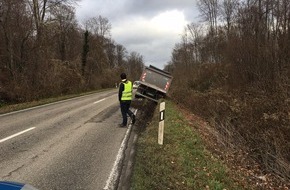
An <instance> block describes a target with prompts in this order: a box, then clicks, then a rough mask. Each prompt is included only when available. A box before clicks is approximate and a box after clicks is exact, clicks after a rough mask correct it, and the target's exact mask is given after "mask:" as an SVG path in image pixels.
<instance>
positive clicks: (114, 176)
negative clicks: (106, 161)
mask: <svg viewBox="0 0 290 190" xmlns="http://www.w3.org/2000/svg"><path fill="white" fill-rule="evenodd" d="M136 113H137V110H135V113H134V114H135V115H136ZM131 129H132V124H130V125H129V128H128V130H127V132H126V135H125V137H124V139H123V141H122V144H121V147H120V149H119V151H118V154H117V157H116V160H115V163H114V166H113V168H112V170H111V173H110V176H109V178H108V179H107V182H106V186H105V187H104V189H103V190H112V189H114V188H115V186H116V183H117V180H118V178H119V176H120V171H119V170H120V167H121V160H122V159H123V157H124V151H125V149H126V143H127V141H128V139H129V137H130V133H131Z"/></svg>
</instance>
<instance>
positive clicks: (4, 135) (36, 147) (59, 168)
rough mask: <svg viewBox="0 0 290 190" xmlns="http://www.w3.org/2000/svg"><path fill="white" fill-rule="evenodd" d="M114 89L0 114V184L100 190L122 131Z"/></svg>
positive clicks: (123, 129) (115, 155) (55, 189)
mask: <svg viewBox="0 0 290 190" xmlns="http://www.w3.org/2000/svg"><path fill="white" fill-rule="evenodd" d="M120 122H121V113H120V110H119V103H118V100H117V90H110V91H107V92H101V93H96V94H92V95H88V96H84V97H79V98H74V99H70V100H66V101H62V102H57V103H53V104H49V105H44V106H40V107H35V108H32V109H27V110H22V111H18V112H14V113H10V114H3V115H0V180H5V181H18V182H22V183H27V184H30V185H32V186H34V187H36V188H37V189H40V190H66V189H70V190H72V189H74V190H75V189H82V190H98V189H103V188H104V187H105V186H106V185H107V183H108V178H109V175H110V173H111V170H112V168H113V165H114V162H115V160H116V157H117V154H118V152H119V150H120V145H121V144H122V141H123V139H124V137H125V135H126V133H127V130H128V129H126V128H119V127H117V124H118V123H120Z"/></svg>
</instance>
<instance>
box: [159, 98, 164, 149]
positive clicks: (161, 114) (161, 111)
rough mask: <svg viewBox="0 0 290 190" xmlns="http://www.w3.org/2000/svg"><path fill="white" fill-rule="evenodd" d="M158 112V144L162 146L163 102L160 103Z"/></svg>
mask: <svg viewBox="0 0 290 190" xmlns="http://www.w3.org/2000/svg"><path fill="white" fill-rule="evenodd" d="M159 111H160V112H159V129H158V144H160V145H163V134H164V119H165V102H161V103H160V109H159Z"/></svg>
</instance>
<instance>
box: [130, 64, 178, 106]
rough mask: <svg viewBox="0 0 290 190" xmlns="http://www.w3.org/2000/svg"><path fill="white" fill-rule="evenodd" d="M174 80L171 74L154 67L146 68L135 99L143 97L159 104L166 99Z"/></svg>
mask: <svg viewBox="0 0 290 190" xmlns="http://www.w3.org/2000/svg"><path fill="white" fill-rule="evenodd" d="M172 79H173V77H172V76H171V75H170V73H169V72H166V71H163V70H161V69H159V68H157V67H154V66H152V65H150V66H149V67H147V66H146V67H145V68H144V70H143V72H142V75H141V77H140V80H139V86H138V88H137V90H136V93H135V97H136V98H142V97H143V98H147V99H150V100H152V101H155V102H158V100H159V99H160V98H165V97H166V94H167V92H168V90H169V87H170V84H171V82H172Z"/></svg>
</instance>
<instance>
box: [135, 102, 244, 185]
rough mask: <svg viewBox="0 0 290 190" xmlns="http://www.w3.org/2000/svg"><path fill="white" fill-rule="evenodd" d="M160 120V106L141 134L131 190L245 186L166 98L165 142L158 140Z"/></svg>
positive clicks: (137, 146)
mask: <svg viewBox="0 0 290 190" xmlns="http://www.w3.org/2000/svg"><path fill="white" fill-rule="evenodd" d="M158 122H159V111H158V109H156V110H155V113H154V116H153V119H152V122H151V123H150V124H149V126H147V128H146V130H144V131H142V132H140V134H139V138H138V141H137V144H136V157H135V162H134V167H133V173H132V178H131V189H133V190H145V189H146V190H149V189H150V190H159V189H160V190H165V189H173V190H183V189H184V190H185V189H187V190H188V189H190V190H199V189H210V190H212V189H214V190H225V189H228V190H229V189H230V190H232V189H239V190H240V189H245V187H241V186H240V185H239V184H238V183H237V182H235V180H234V179H233V178H232V176H231V172H229V170H228V169H227V168H226V166H224V165H223V164H222V163H221V161H219V160H218V159H216V158H215V157H214V156H213V155H211V153H210V152H209V151H207V150H206V149H205V146H204V145H203V142H202V140H201V139H200V137H199V136H198V134H197V133H196V132H195V131H194V130H193V129H194V128H193V127H192V126H190V124H189V123H188V122H187V121H186V119H185V117H184V116H183V115H182V114H181V113H180V112H178V111H177V108H176V106H175V105H174V103H172V102H170V101H166V117H165V129H164V141H163V145H158V143H157V138H158ZM194 125H195V124H194Z"/></svg>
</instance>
